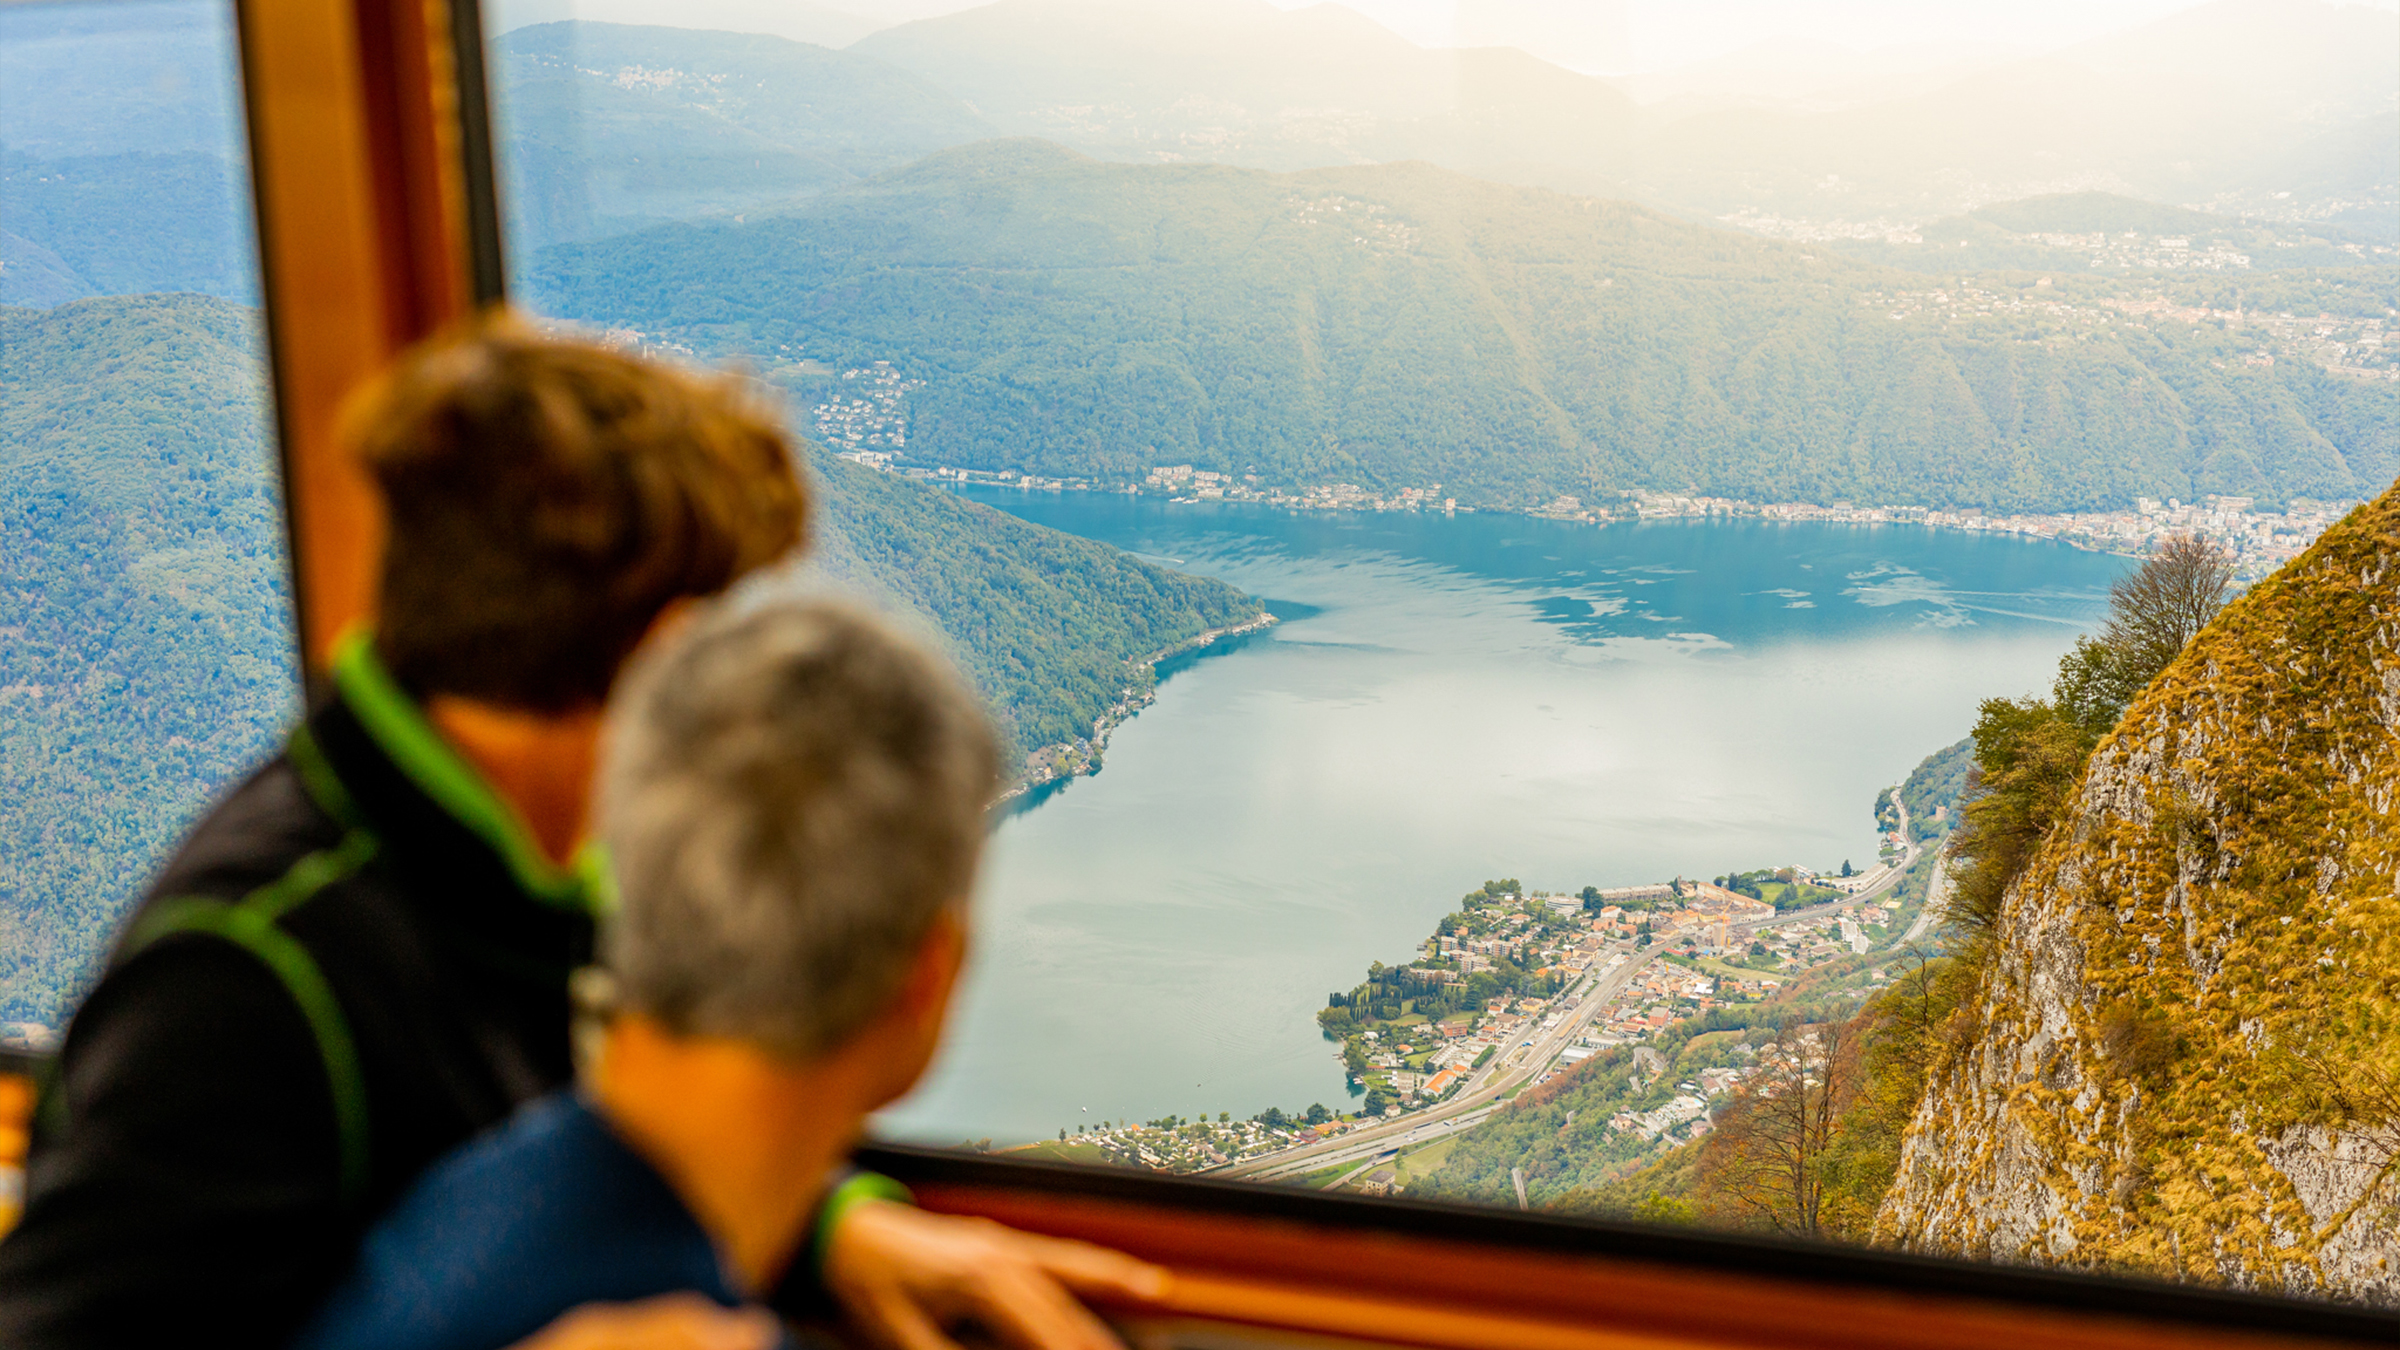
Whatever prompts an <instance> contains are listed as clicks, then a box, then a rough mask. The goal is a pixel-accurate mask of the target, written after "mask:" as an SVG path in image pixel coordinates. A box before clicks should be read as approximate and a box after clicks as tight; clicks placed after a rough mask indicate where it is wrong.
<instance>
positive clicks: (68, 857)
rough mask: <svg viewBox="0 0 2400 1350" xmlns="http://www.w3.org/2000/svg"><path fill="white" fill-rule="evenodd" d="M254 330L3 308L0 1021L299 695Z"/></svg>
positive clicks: (103, 309) (158, 313)
mask: <svg viewBox="0 0 2400 1350" xmlns="http://www.w3.org/2000/svg"><path fill="white" fill-rule="evenodd" d="M260 347H261V341H260V336H259V332H258V324H257V320H256V316H255V314H254V312H253V311H250V310H247V309H244V308H241V307H239V306H236V305H232V304H229V303H227V302H225V301H222V300H217V299H213V298H210V297H206V296H196V295H178V296H143V297H131V298H105V299H89V300H79V301H74V302H71V303H68V304H64V305H61V306H59V307H57V308H55V309H50V310H26V309H0V390H5V393H4V394H0V541H4V542H0V1021H12V1020H24V1019H34V1020H47V1019H48V1018H50V1017H52V1016H54V1015H55V1014H56V1013H57V1011H58V1010H59V1008H60V1007H61V1005H62V1002H63V1000H64V999H65V997H66V996H67V995H68V994H69V993H70V991H71V990H72V989H73V988H74V987H75V986H76V982H77V981H78V979H79V978H80V977H81V976H82V974H83V972H84V971H85V968H86V966H87V964H88V963H89V961H90V960H91V959H92V958H93V956H94V954H95V953H96V951H97V950H98V948H99V946H100V944H101V943H103V942H104V941H105V940H106V939H107V936H108V934H109V932H110V930H111V929H112V927H113V926H114V924H115V922H116V920H117V917H118V915H119V914H120V913H121V912H122V910H123V906H124V905H125V903H126V902H127V901H129V900H130V899H131V897H132V896H133V894H135V893H136V892H137V891H138V890H139V888H140V887H141V885H142V884H143V882H144V880H145V877H146V874H147V872H148V870H149V868H150V867H151V866H152V864H153V862H154V860H156V859H157V858H158V857H159V856H160V855H161V854H162V853H163V852H164V851H165V850H166V849H167V848H168V847H169V846H170V845H171V844H172V843H173V842H174V840H175V837H176V835H177V834H178V833H180V832H181V830H182V829H183V828H184V825H185V824H186V822H188V821H189V820H190V819H191V818H192V817H193V816H194V815H195V814H197V813H198V812H199V811H200V809H201V808H202V807H203V806H204V805H205V804H206V803H207V801H208V800H209V799H210V798H211V797H212V796H213V795H215V793H216V792H217V791H218V790H219V789H220V788H221V787H222V786H223V785H224V784H225V783H226V782H228V781H229V780H231V779H232V778H234V777H236V776H238V775H239V774H241V773H242V772H244V771H245V770H246V769H248V768H249V767H250V766H251V765H252V764H254V763H256V762H257V761H258V760H259V759H260V758H262V757H263V756H265V755H266V754H268V753H270V752H271V746H272V745H273V743H274V741H275V740H276V738H277V737H278V736H279V735H280V733H281V731H282V729H283V726H284V724H285V723H286V721H287V720H288V719H289V718H290V716H291V714H292V711H293V709H294V707H295V705H296V694H295V682H294V676H293V670H292V661H291V638H290V631H289V630H290V620H289V605H288V603H287V600H286V592H285V581H284V565H283V557H282V552H283V550H282V539H283V526H282V521H281V516H280V514H279V512H278V510H277V505H276V488H275V478H274V469H273V464H274V451H273V447H272V441H271V439H270V435H269V432H268V429H267V427H268V423H267V418H268V413H267V408H266V403H265V389H264V382H263V379H262V376H261V352H260Z"/></svg>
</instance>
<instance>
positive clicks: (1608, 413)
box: [527, 138, 2400, 510]
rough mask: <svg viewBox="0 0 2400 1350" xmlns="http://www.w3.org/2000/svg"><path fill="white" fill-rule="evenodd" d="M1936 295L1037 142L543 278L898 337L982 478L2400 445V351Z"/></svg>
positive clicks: (584, 310) (2110, 488) (764, 320)
mask: <svg viewBox="0 0 2400 1350" xmlns="http://www.w3.org/2000/svg"><path fill="white" fill-rule="evenodd" d="M2388 274H2389V270H2388V269H2385V270H2382V271H2375V272H2373V276H2375V277H2376V278H2379V279H2380V280H2378V281H2376V282H2373V283H2370V284H2368V286H2367V289H2368V290H2369V291H2371V292H2373V293H2374V294H2376V295H2380V294H2381V293H2382V292H2381V289H2379V288H2381V287H2382V284H2383V280H2388ZM2316 275H2318V274H2310V276H2311V277H2314V276H2316ZM2325 275H2332V274H2325ZM1933 284H1935V285H1938V286H1941V287H1945V288H1949V287H1952V283H1949V282H1942V283H1933ZM2212 284H2213V283H2212ZM2245 284H2248V283H2245ZM2298 284H2300V285H2301V286H2302V288H2303V292H2304V293H2305V287H2306V285H2308V284H2313V283H2311V282H2310V281H2309V280H2308V279H2307V278H2303V279H2302V282H2301V283H2298ZM1927 285H1928V282H1927V281H1926V280H1925V279H1924V278H1922V277H1920V276H1912V275H1909V274H1904V273H1897V272H1887V271H1883V270H1880V269H1875V268H1869V267H1862V266H1859V265H1856V264H1851V263H1848V262H1844V261H1841V260H1839V259H1837V258H1835V257H1832V256H1830V254H1829V253H1828V252H1823V251H1815V250H1813V249H1812V247H1811V246H1805V245H1794V244H1785V243H1778V242H1774V241H1768V240H1761V239H1757V238H1754V237H1750V236H1745V235H1740V234H1734V233H1730V232H1726V231H1722V230H1711V229H1704V228H1702V227H1699V226H1695V225H1689V224H1685V223H1683V222H1679V221H1674V220H1670V219H1668V218H1666V217H1664V216H1661V215H1659V214H1658V213H1656V212H1654V211H1651V210H1649V209H1647V208H1643V207H1640V206H1636V205H1633V204H1630V203H1625V202H1613V201H1602V200H1595V199H1584V198H1570V197H1565V196H1561V195H1559V194H1556V193H1552V192H1547V191H1544V190H1540V189H1524V188H1513V187H1508V186H1505V185H1499V184H1493V183H1489V182H1485V181H1482V180H1477V179H1472V178H1468V177H1466V176H1464V175H1460V174H1457V173H1454V172H1451V171H1448V170H1444V169H1440V168H1438V167H1435V166H1432V165H1427V164H1422V163H1402V164H1394V165H1378V166H1373V167H1367V168H1333V169H1317V170H1308V171H1304V172H1299V173H1293V174H1272V173H1268V172H1266V171H1263V170H1255V169H1245V168H1237V167H1232V166H1224V165H1203V164H1191V165H1168V166H1137V165H1127V164H1119V163H1111V162H1107V161H1099V160H1093V159H1090V158H1088V157H1085V156H1081V155H1079V154H1077V153H1075V152H1072V151H1068V150H1064V149H1061V148H1058V147H1055V146H1050V145H1045V144H1042V143H1038V142H1029V141H1026V140H1024V139H1022V138H1019V139H1014V140H1004V141H998V142H987V143H982V144H979V145H976V146H970V147H962V148H955V149H951V150H947V151H943V152H940V153H939V154H937V155H934V156H931V157H929V158H928V159H926V160H923V161H919V162H918V163H916V164H914V165H911V166H908V167H907V168H904V169H902V170H899V171H896V172H894V173H891V174H888V175H884V176H882V177H879V178H877V179H875V180H872V181H870V182H868V183H865V184H861V185H859V186H858V187H856V188H852V189H845V190H843V191H841V192H836V193H830V194H826V195H824V196H820V197H817V198H813V199H811V200H810V201H809V202H806V203H801V204H798V205H796V206H794V207H792V208H790V209H788V210H786V211H783V212H780V213H778V214H775V215H773V216H770V217H763V218H760V219H755V220H752V221H750V222H748V223H746V224H742V225H738V226H736V225H710V226H673V227H666V228H664V229H662V230H660V231H655V232H651V233H647V234H642V235H637V236H629V237H624V238H619V239H615V240H609V241H604V242H601V243H596V244H589V245H579V246H572V247H562V248H560V249H557V250H554V251H552V252H550V253H547V254H544V255H542V256H541V257H540V258H538V259H536V260H534V263H533V266H532V267H530V268H529V269H528V274H527V291H528V294H529V296H530V297H531V298H532V300H533V302H534V303H535V304H536V305H537V306H540V307H542V308H544V309H547V310H550V311H552V312H555V313H558V314H559V315H561V316H562V317H568V318H573V319H576V320H579V321H585V322H592V323H598V324H604V325H612V326H613V325H623V326H627V327H632V328H635V329H639V330H642V331H655V332H673V333H677V334H682V335H685V336H687V337H689V338H690V340H692V341H695V342H699V343H702V344H704V345H710V346H711V347H712V350H714V353H715V354H716V355H720V356H744V355H752V356H764V355H766V354H768V353H771V352H775V351H783V350H787V349H788V351H790V352H798V353H801V354H804V355H807V356H808V357H810V358H811V359H816V360H822V361H827V362H830V363H832V364H833V365H836V366H841V365H864V364H866V363H869V362H873V361H878V360H890V361H894V362H896V363H897V364H898V366H899V368H901V369H903V370H905V371H906V372H907V373H908V374H909V376H910V377H911V378H912V379H921V380H923V381H924V382H925V388H924V389H922V390H921V391H920V392H918V393H916V394H912V395H911V396H910V403H909V407H910V412H909V416H910V420H911V423H912V430H911V433H910V441H909V451H908V453H909V454H910V455H912V456H915V457H916V458H917V460H918V462H920V463H931V464H940V465H950V466H957V467H965V468H976V469H1017V470H1021V471H1027V472H1036V473H1041V474H1045V475H1054V476H1090V477H1094V478H1096V479H1099V480H1103V481H1108V482H1115V483H1131V482H1138V481H1139V480H1140V479H1141V477H1142V475H1143V474H1144V473H1146V472H1147V470H1148V469H1149V467H1150V466H1152V465H1156V464H1174V463H1179V462H1190V463H1194V464H1197V465H1199V466H1201V467H1204V468H1209V469H1213V470H1217V471H1221V472H1228V473H1235V474H1243V473H1259V474H1261V475H1263V476H1265V477H1266V478H1268V479H1269V480H1270V481H1275V482H1288V483H1294V484H1309V483H1320V482H1326V481H1333V480H1341V481H1351V482H1358V483H1365V484H1370V485H1374V486H1378V487H1383V488H1397V487H1402V486H1421V485H1424V484H1427V483H1434V482H1439V483H1443V484H1445V485H1448V486H1449V487H1450V488H1454V489H1456V492H1455V495H1456V496H1457V497H1458V499H1459V500H1460V501H1462V502H1467V503H1471V504H1476V505H1486V506H1489V505H1497V506H1506V507H1513V508H1518V509H1522V508H1524V507H1528V506H1532V505H1537V504H1539V503H1541V502H1546V501H1548V500H1550V499H1551V497H1553V496H1555V495H1558V494H1566V495H1574V496H1581V497H1585V498H1594V497H1604V496H1606V495H1608V494H1610V493H1613V492H1614V491H1616V490H1620V489H1631V488H1650V489H1655V490H1661V491H1671V492H1703V493H1707V494H1710V495H1718V496H1726V497H1734V498H1742V499H1748V500H1753V501H1820V502H1830V501H1835V500H1856V501H1871V502H1879V503H1896V504H1926V505H1945V506H1947V505H1971V506H1978V507H1983V508H1986V509H2009V510H2014V509H2039V510H2068V509H2103V508H2109V507H2124V506H2130V505H2131V499H2132V498H2133V497H2135V496H2137V495H2147V496H2156V497H2159V498H2162V499H2163V498H2166V497H2169V496H2174V497H2180V498H2184V499H2186V500H2190V499H2195V498H2197V497H2198V496H2200V495H2202V494H2203V493H2207V492H2224V493H2233V494H2238V495H2251V496H2257V497H2261V498H2264V499H2269V500H2274V499H2279V498H2281V497H2284V496H2310V497H2318V498H2323V499H2342V498H2346V497H2357V496H2365V495H2369V494H2371V493H2373V492H2375V491H2379V490H2380V489H2381V488H2382V487H2383V486H2384V485H2385V484H2386V483H2388V482H2390V481H2391V479H2392V477H2393V475H2394V473H2395V471H2400V446H2395V445H2394V444H2393V440H2394V437H2393V435H2392V431H2393V428H2394V427H2396V426H2400V393H2396V392H2395V390H2394V389H2393V388H2392V387H2391V385H2390V384H2389V382H2387V381H2357V380H2352V381H2348V382H2342V381H2338V380H2335V379H2334V377H2332V376H2328V375H2324V374H2323V373H2322V372H2319V371H2315V369H2314V367H2302V366H2299V365H2294V364H2291V363H2283V364H2278V365H2273V366H2265V367H2262V366H2260V365H2258V363H2256V362H2251V363H2249V364H2246V365H2245V364H2243V358H2244V356H2245V354H2246V353H2247V352H2249V351H2251V350H2254V349H2250V348H2244V347H2242V346H2241V345H2240V344H2239V342H2237V341H2236V339H2235V338H2234V336H2233V335H2232V334H2231V333H2228V332H2221V331H2219V330H2218V329H2216V328H2213V327H2208V326H2205V325H2197V324H2195V325H2191V326H2189V327H2186V326H2184V325H2148V324H2136V323H2133V322H2131V321H2130V320H2123V321H2120V319H2119V318H2116V317H2112V316H2115V315H2117V314H2118V311H2116V310H2114V309H2112V308H2110V307H2109V303H2108V302H2109V301H2111V300H2112V299H2113V298H2114V297H2115V296H2116V295H2117V294H2118V293H2117V292H2114V291H2109V290H2106V289H2105V288H2104V287H2103V285H2102V283H2100V282H2097V281H2084V280H2073V284H2072V285H2069V286H2063V287H2062V286H2052V285H2051V284H2050V283H2049V280H2048V279H2047V278H2043V277H2038V276H2034V275H2024V274H2006V273H2003V274H1999V275H1998V276H1997V277H1996V278H1994V279H1991V280H1988V281H1985V282H1980V283H1978V285H1980V286H1984V287H1986V288H1988V289H1986V290H1983V291H1982V292H1980V294H1981V296H1982V298H1981V299H1976V300H1974V301H1973V302H1972V303H1971V304H1968V303H1964V302H1965V301H1966V300H1967V297H1965V296H1964V295H1963V294H1962V295H1961V296H1960V297H1957V298H1958V299H1960V300H1961V301H1962V303H1961V304H1960V305H1958V306H1952V305H1951V303H1950V299H1951V298H1950V297H1949V296H1948V291H1947V289H1945V290H1943V291H1940V292H1938V295H1939V296H1940V297H1941V298H1939V299H1938V300H1937V299H1936V298H1934V297H1935V296H1936V295H1937V292H1931V291H1927V290H1925V289H1924V288H1925V287H1927ZM1912 295H1913V296H1915V297H1917V298H1915V299H1907V298H1905V297H1907V296H1912ZM1896 305H1897V306H1899V308H1895V306H1896ZM679 340H681V339H680V338H679Z"/></svg>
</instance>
